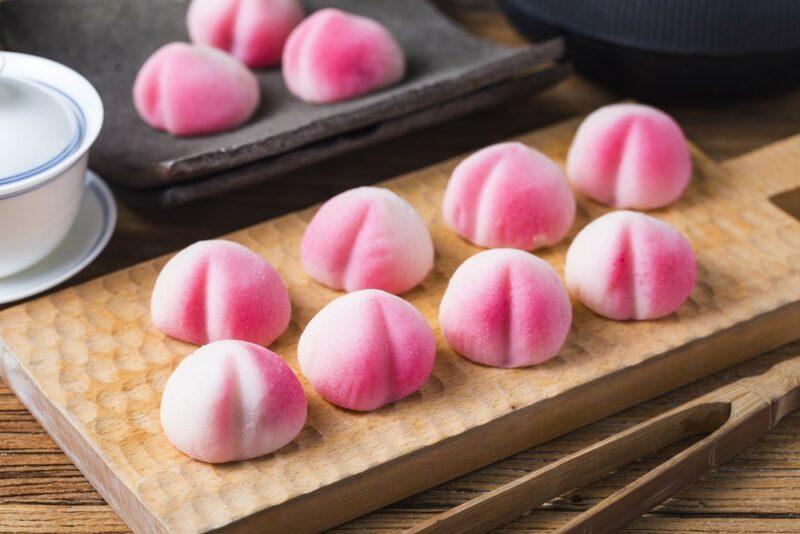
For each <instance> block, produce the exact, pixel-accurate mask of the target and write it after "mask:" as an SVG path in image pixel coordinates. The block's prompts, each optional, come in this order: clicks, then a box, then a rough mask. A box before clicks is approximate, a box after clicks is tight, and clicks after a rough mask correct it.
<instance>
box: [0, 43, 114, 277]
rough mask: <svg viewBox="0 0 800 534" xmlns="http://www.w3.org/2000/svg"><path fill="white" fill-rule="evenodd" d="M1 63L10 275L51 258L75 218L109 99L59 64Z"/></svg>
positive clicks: (4, 253) (1, 190)
mask: <svg viewBox="0 0 800 534" xmlns="http://www.w3.org/2000/svg"><path fill="white" fill-rule="evenodd" d="M3 61H4V62H5V66H4V67H3V66H2V62H3ZM0 68H2V71H0V277H4V276H8V275H11V274H14V273H16V272H19V271H22V270H24V269H26V268H28V267H30V266H31V265H33V264H34V263H36V262H38V261H39V260H41V259H43V258H44V257H45V256H47V255H48V254H49V253H50V252H52V251H53V249H55V248H56V246H58V244H59V243H60V242H61V241H62V240H63V239H64V236H65V235H66V234H67V232H68V231H69V229H70V227H71V226H72V223H73V222H74V221H75V217H76V215H77V213H78V208H79V207H80V202H81V198H82V196H83V187H84V176H85V173H86V165H87V160H88V157H89V147H90V146H91V145H92V143H93V142H94V140H95V139H96V138H97V134H98V133H99V132H100V127H101V125H102V122H103V104H102V102H101V100H100V96H99V95H98V94H97V91H95V89H94V87H92V85H91V84H90V83H89V82H88V81H87V80H86V79H85V78H83V77H82V76H81V75H80V74H78V73H77V72H75V71H73V70H72V69H69V68H67V67H65V66H63V65H61V64H59V63H56V62H54V61H50V60H48V59H44V58H40V57H36V56H31V55H27V54H17V53H12V52H0Z"/></svg>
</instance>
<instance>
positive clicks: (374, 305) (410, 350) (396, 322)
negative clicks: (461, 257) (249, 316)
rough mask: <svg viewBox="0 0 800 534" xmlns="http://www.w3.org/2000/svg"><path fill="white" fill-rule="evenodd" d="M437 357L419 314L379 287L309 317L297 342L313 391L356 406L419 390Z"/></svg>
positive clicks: (366, 407)
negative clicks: (309, 319)
mask: <svg viewBox="0 0 800 534" xmlns="http://www.w3.org/2000/svg"><path fill="white" fill-rule="evenodd" d="M435 356H436V340H435V339H434V336H433V332H432V331H431V328H430V326H428V323H427V322H426V321H425V318H424V317H423V316H422V314H421V313H420V312H419V311H417V309H416V308H414V306H412V305H411V304H409V303H408V302H406V301H405V300H403V299H401V298H400V297H396V296H394V295H391V294H389V293H386V292H384V291H379V290H377V289H365V290H363V291H356V292H354V293H349V294H347V295H345V296H343V297H339V298H337V299H336V300H334V301H332V302H331V303H330V304H328V305H327V306H325V307H324V308H322V309H321V310H320V311H319V313H317V315H315V316H314V318H313V319H311V321H310V322H309V323H308V326H306V329H305V330H304V331H303V334H302V335H301V336H300V342H299V343H298V345H297V361H298V363H299V364H300V369H301V370H302V371H303V374H304V375H305V377H306V378H307V379H308V381H309V382H311V385H312V386H313V387H314V389H315V390H316V391H317V393H319V394H320V395H321V396H322V397H323V398H324V399H325V400H327V401H328V402H330V403H332V404H336V405H337V406H341V407H343V408H349V409H351V410H360V411H366V410H374V409H375V408H379V407H381V406H383V405H384V404H388V403H391V402H395V401H398V400H400V399H402V398H403V397H406V396H408V395H411V394H412V393H414V392H415V391H417V390H418V389H419V388H420V386H422V384H424V383H425V381H426V380H427V379H428V375H429V374H430V373H431V370H432V369H433V360H434V358H435Z"/></svg>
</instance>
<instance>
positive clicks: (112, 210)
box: [0, 171, 117, 304]
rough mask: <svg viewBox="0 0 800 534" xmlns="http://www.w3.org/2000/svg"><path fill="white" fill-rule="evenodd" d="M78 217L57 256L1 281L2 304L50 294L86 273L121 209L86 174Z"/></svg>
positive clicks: (98, 181) (93, 176)
mask: <svg viewBox="0 0 800 534" xmlns="http://www.w3.org/2000/svg"><path fill="white" fill-rule="evenodd" d="M84 184H85V188H84V192H83V199H82V200H81V206H80V208H79V209H78V216H77V218H76V219H75V222H74V223H73V224H72V227H71V228H70V230H69V232H67V235H66V237H64V240H63V241H62V242H61V243H60V244H59V245H58V246H57V247H56V249H55V250H53V252H51V253H50V254H48V255H47V256H46V257H45V258H44V259H42V260H41V261H39V262H38V263H36V264H34V265H32V266H31V267H28V268H27V269H25V270H24V271H21V272H18V273H16V274H13V275H11V276H7V277H4V278H0V304H7V303H9V302H14V301H17V300H21V299H24V298H26V297H30V296H32V295H36V294H37V293H41V292H43V291H46V290H48V289H50V288H52V287H54V286H56V285H58V284H60V283H61V282H63V281H64V280H67V279H69V278H71V277H72V276H75V275H76V274H78V273H79V272H80V271H81V270H83V269H84V268H85V267H86V266H87V265H89V264H90V263H91V262H92V260H94V259H95V258H96V257H97V256H98V255H99V254H100V252H102V251H103V249H104V248H105V247H106V245H107V244H108V241H109V239H111V234H113V233H114V227H115V226H116V223H117V206H116V204H115V203H114V196H113V195H112V194H111V191H110V190H109V188H108V186H107V185H106V184H105V183H104V182H103V180H101V179H100V177H98V176H97V175H96V174H95V173H93V172H92V171H87V172H86V178H85V182H84Z"/></svg>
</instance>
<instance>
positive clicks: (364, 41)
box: [282, 8, 406, 104]
mask: <svg viewBox="0 0 800 534" xmlns="http://www.w3.org/2000/svg"><path fill="white" fill-rule="evenodd" d="M282 64H283V77H284V80H285V82H286V87H287V88H288V89H289V92H290V93H292V94H293V95H295V96H296V97H298V98H299V99H301V100H304V101H306V102H312V103H317V104H324V103H329V102H336V101H339V100H346V99H349V98H353V97H356V96H359V95H363V94H365V93H369V92H371V91H375V90H377V89H380V88H382V87H386V86H388V85H392V84H394V83H396V82H398V81H399V80H400V79H402V78H403V76H404V75H405V68H406V63H405V55H404V54H403V49H402V48H400V45H399V44H398V43H397V41H396V40H395V38H394V37H393V36H392V34H391V33H390V32H389V30H387V29H386V28H385V27H384V26H383V25H382V24H380V23H379V22H377V21H374V20H372V19H369V18H367V17H362V16H359V15H353V14H351V13H345V12H344V11H340V10H338V9H333V8H327V9H321V10H319V11H317V12H315V13H313V14H312V15H311V16H309V17H308V18H307V19H305V20H304V21H303V22H301V23H300V24H299V25H298V26H297V28H295V30H294V31H293V32H292V34H291V35H290V36H289V39H288V40H287V41H286V47H285V48H284V50H283V62H282Z"/></svg>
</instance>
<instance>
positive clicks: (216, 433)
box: [161, 340, 307, 463]
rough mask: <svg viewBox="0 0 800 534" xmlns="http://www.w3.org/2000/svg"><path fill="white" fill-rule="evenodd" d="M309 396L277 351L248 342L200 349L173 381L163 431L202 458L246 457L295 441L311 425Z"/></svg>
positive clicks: (217, 460) (220, 343)
mask: <svg viewBox="0 0 800 534" xmlns="http://www.w3.org/2000/svg"><path fill="white" fill-rule="evenodd" d="M306 410H307V408H306V396H305V393H304V392H303V387H302V386H301V385H300V381H299V380H298V379H297V377H296V376H295V375H294V373H293V372H292V370H291V369H290V368H289V366H288V365H286V362H284V361H283V360H282V359H280V358H279V357H278V356H277V355H276V354H275V353H274V352H271V351H269V350H267V349H265V348H264V347H261V346H258V345H255V344H253V343H247V342H246V341H236V340H225V341H216V342H214V343H211V344H208V345H205V346H203V347H200V348H199V349H197V350H196V351H195V352H193V353H192V354H190V355H189V356H188V357H186V358H185V359H184V360H183V361H182V362H181V363H180V364H179V365H178V367H177V368H176V369H175V371H174V372H173V373H172V375H171V376H170V377H169V379H168V380H167V385H166V386H165V388H164V394H163V396H162V397H161V426H162V428H163V429H164V433H165V434H166V435H167V438H168V439H169V440H170V441H171V442H172V444H173V445H174V446H175V447H176V448H177V449H178V450H179V451H181V452H183V453H184V454H186V455H187V456H190V457H192V458H194V459H196V460H201V461H203V462H210V463H222V462H231V461H236V460H246V459H248V458H254V457H256V456H261V455H263V454H268V453H270V452H273V451H276V450H278V449H280V448H281V447H283V446H284V445H286V444H288V443H289V442H291V441H292V440H293V439H294V438H295V437H296V436H297V434H298V433H299V432H300V430H302V428H303V425H304V424H305V422H306Z"/></svg>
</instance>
